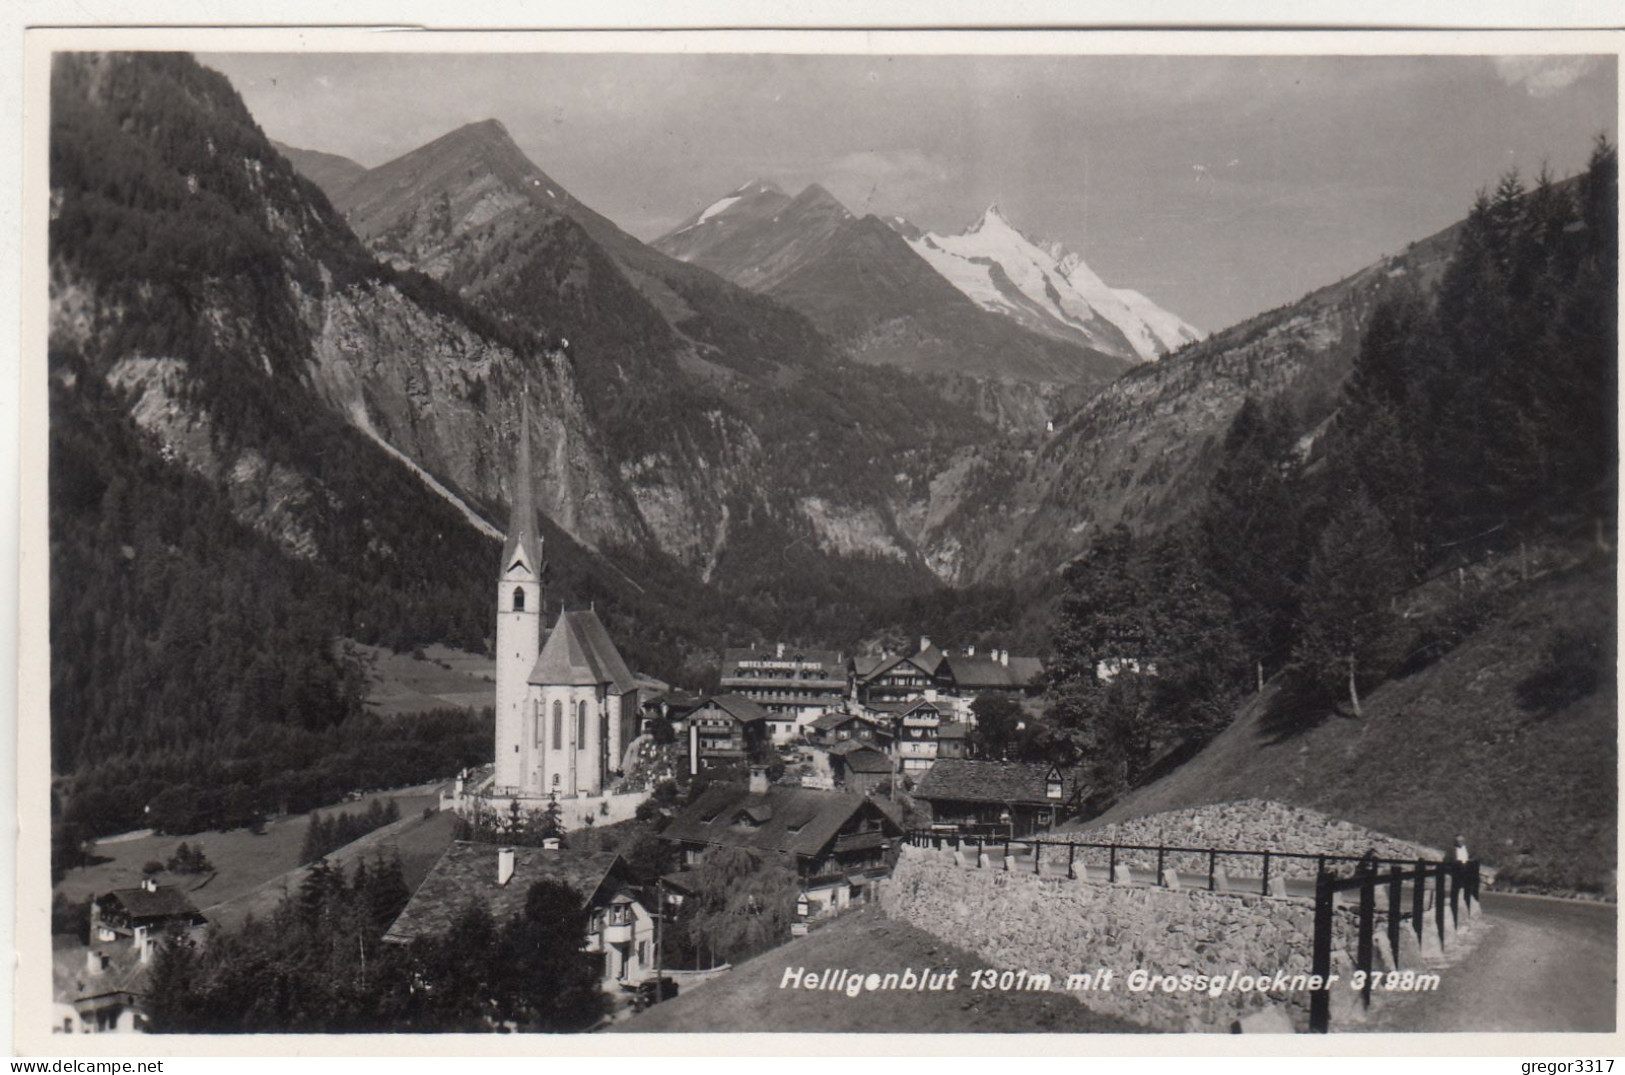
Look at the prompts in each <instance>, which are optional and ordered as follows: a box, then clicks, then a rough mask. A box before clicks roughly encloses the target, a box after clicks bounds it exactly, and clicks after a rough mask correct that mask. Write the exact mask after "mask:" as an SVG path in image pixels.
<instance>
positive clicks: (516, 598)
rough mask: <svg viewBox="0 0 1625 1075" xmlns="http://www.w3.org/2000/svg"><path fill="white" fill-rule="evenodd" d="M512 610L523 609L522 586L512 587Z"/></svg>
mask: <svg viewBox="0 0 1625 1075" xmlns="http://www.w3.org/2000/svg"><path fill="white" fill-rule="evenodd" d="M513 610H514V611H515V612H523V611H525V588H524V587H523V586H515V587H514V588H513Z"/></svg>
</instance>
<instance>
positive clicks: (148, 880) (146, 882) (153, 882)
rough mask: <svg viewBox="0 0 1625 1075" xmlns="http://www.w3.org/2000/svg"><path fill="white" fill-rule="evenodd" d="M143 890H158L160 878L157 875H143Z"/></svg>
mask: <svg viewBox="0 0 1625 1075" xmlns="http://www.w3.org/2000/svg"><path fill="white" fill-rule="evenodd" d="M141 890H142V891H143V892H157V891H158V879H157V878H156V877H143V878H142V879H141Z"/></svg>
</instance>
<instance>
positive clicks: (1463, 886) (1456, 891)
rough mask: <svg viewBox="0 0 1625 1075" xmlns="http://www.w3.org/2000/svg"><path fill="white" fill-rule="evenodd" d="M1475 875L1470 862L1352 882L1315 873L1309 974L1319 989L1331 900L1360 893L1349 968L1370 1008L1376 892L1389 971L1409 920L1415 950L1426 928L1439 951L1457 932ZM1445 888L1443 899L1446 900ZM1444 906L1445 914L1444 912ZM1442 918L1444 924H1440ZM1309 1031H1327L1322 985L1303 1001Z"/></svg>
mask: <svg viewBox="0 0 1625 1075" xmlns="http://www.w3.org/2000/svg"><path fill="white" fill-rule="evenodd" d="M1407 881H1409V882H1410V883H1411V907H1410V911H1409V913H1408V914H1407V912H1406V911H1405V908H1404V905H1403V900H1402V893H1403V890H1404V885H1405V882H1407ZM1479 882H1480V872H1479V865H1478V863H1477V862H1476V861H1471V862H1456V861H1449V862H1428V861H1427V860H1425V859H1417V860H1416V861H1415V862H1414V863H1410V864H1408V865H1407V866H1395V867H1393V868H1392V869H1389V870H1387V871H1384V870H1382V869H1381V868H1380V867H1378V866H1375V865H1370V866H1369V868H1366V869H1361V870H1359V871H1357V872H1356V873H1355V875H1354V876H1353V877H1337V876H1335V875H1333V874H1331V873H1324V872H1323V873H1321V874H1319V875H1318V876H1317V877H1316V878H1315V932H1314V949H1313V951H1312V953H1311V967H1310V973H1311V974H1313V975H1317V976H1319V978H1320V980H1321V982H1322V983H1325V982H1326V981H1327V976H1328V975H1330V974H1331V971H1332V921H1333V918H1334V916H1335V912H1336V909H1337V894H1338V893H1339V892H1349V891H1353V890H1355V889H1358V890H1359V893H1360V904H1359V910H1358V912H1357V914H1358V916H1359V934H1358V939H1357V940H1356V945H1355V948H1356V951H1355V960H1354V965H1355V969H1356V970H1359V971H1361V972H1362V975H1361V978H1362V988H1361V990H1360V994H1361V1002H1362V1003H1363V1004H1364V1005H1365V1006H1366V1007H1367V1008H1369V1007H1371V972H1372V967H1373V960H1372V956H1373V952H1374V945H1373V936H1374V933H1375V928H1376V918H1377V892H1378V890H1379V889H1382V890H1384V892H1385V894H1386V897H1387V904H1388V910H1387V915H1388V951H1389V952H1390V953H1391V954H1392V957H1393V966H1394V969H1396V970H1398V969H1400V968H1399V949H1400V945H1399V938H1400V930H1401V928H1402V926H1401V922H1402V921H1403V920H1404V919H1405V918H1409V919H1410V928H1411V929H1412V930H1413V931H1415V933H1416V943H1417V948H1418V950H1420V949H1421V947H1422V941H1423V937H1424V935H1425V933H1426V931H1427V930H1428V929H1429V928H1432V929H1433V930H1436V931H1437V932H1438V936H1439V947H1440V949H1441V950H1442V949H1443V948H1444V946H1445V944H1446V943H1447V939H1446V938H1447V937H1448V935H1449V932H1450V931H1451V930H1452V929H1456V928H1459V927H1460V925H1461V919H1462V916H1463V915H1469V914H1472V913H1473V909H1474V906H1475V905H1476V904H1477V903H1478V898H1479ZM1429 886H1431V887H1432V888H1433V916H1432V917H1433V924H1432V926H1431V927H1429V925H1428V923H1427V918H1428V915H1427V909H1426V899H1427V890H1428V888H1429ZM1447 888H1448V894H1447ZM1447 905H1448V911H1447ZM1447 913H1448V915H1449V918H1448V919H1447V918H1446V914H1447ZM1309 1029H1310V1030H1311V1031H1312V1032H1314V1033H1317V1034H1324V1033H1326V1032H1327V1031H1328V1030H1330V1029H1331V988H1330V986H1329V985H1324V984H1323V985H1322V987H1321V988H1320V989H1317V990H1314V991H1313V992H1311V993H1310V995H1309Z"/></svg>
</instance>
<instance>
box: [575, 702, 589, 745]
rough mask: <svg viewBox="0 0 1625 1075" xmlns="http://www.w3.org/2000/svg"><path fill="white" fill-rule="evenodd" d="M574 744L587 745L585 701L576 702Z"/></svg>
mask: <svg viewBox="0 0 1625 1075" xmlns="http://www.w3.org/2000/svg"><path fill="white" fill-rule="evenodd" d="M576 745H577V746H586V745H587V703H586V702H577V703H576Z"/></svg>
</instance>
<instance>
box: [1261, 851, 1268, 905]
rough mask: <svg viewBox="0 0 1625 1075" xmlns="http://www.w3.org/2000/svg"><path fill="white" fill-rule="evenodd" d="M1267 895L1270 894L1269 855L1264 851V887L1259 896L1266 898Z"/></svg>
mask: <svg viewBox="0 0 1625 1075" xmlns="http://www.w3.org/2000/svg"><path fill="white" fill-rule="evenodd" d="M1269 894H1270V853H1269V852H1268V851H1266V852H1264V887H1263V889H1262V890H1260V892H1259V895H1261V896H1268V895H1269Z"/></svg>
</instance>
